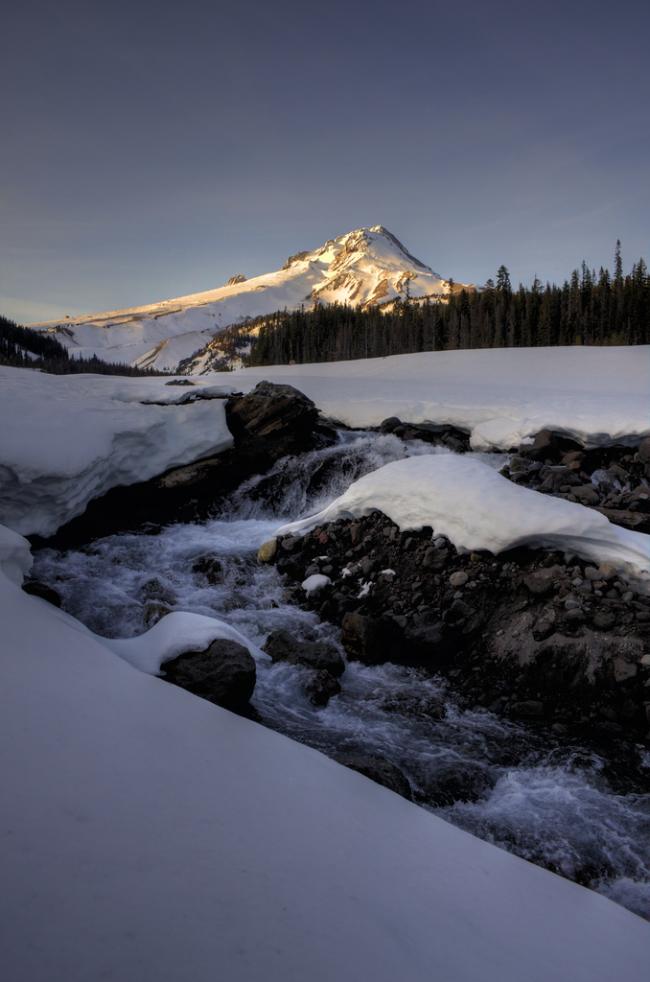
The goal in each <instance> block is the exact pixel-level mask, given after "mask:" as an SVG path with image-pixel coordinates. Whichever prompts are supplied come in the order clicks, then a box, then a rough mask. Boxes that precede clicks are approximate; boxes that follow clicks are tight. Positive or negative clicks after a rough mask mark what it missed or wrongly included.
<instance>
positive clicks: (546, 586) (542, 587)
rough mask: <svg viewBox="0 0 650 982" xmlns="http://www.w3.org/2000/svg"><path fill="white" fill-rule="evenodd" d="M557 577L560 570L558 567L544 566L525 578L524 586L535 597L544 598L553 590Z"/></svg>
mask: <svg viewBox="0 0 650 982" xmlns="http://www.w3.org/2000/svg"><path fill="white" fill-rule="evenodd" d="M557 576H558V568H557V567H556V566H544V567H542V568H541V569H536V570H533V572H532V573H529V574H528V576H525V577H524V585H525V586H526V588H527V589H528V590H530V592H531V593H533V594H535V596H539V597H543V596H545V595H546V594H547V593H550V592H551V590H553V587H554V584H555V580H556V579H557Z"/></svg>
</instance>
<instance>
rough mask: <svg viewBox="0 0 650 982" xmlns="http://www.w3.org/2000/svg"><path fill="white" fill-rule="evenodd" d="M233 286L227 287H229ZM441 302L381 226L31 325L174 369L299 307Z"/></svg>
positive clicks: (432, 283)
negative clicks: (144, 301) (188, 289)
mask: <svg viewBox="0 0 650 982" xmlns="http://www.w3.org/2000/svg"><path fill="white" fill-rule="evenodd" d="M233 281H234V282H233ZM407 288H408V292H409V294H410V296H411V297H413V298H422V297H432V298H434V299H441V298H443V297H445V296H446V295H447V294H448V293H449V290H450V283H449V281H447V280H444V279H442V278H441V277H440V276H438V274H437V273H434V272H433V270H431V269H430V268H429V267H428V266H425V265H424V264H423V263H421V262H420V261H419V260H418V259H415V258H414V256H412V255H411V254H410V253H409V252H408V251H407V250H406V249H405V248H404V246H403V245H402V243H401V242H400V241H399V240H398V239H396V238H395V236H394V235H392V234H391V233H390V232H389V231H388V230H387V229H385V228H384V227H383V226H382V225H373V226H372V228H361V229H356V230H355V231H353V232H348V233H347V234H346V235H341V236H339V238H337V239H330V240H329V241H328V242H326V243H325V245H323V246H321V247H320V248H319V249H314V250H313V252H299V253H297V254H296V255H294V256H291V257H290V258H289V259H288V260H287V262H286V263H285V264H284V266H283V267H282V269H279V270H277V271H276V272H274V273H265V274H263V275H262V276H255V277H253V278H252V279H250V280H246V279H244V278H243V277H240V276H234V277H232V280H229V282H228V285H226V286H222V287H218V288H217V289H216V290H208V291H207V292H205V293H193V294H190V295H189V296H186V297H176V298H175V299H172V300H163V301H161V302H159V303H153V304H148V305H146V306H143V307H130V308H127V309H125V310H111V311H105V312H104V313H99V314H93V315H90V316H83V317H76V318H70V319H66V320H65V321H52V322H50V323H44V324H35V325H33V326H34V327H35V328H36V329H38V330H47V331H50V332H52V333H54V334H55V335H56V337H57V339H58V340H59V341H60V342H61V343H63V344H64V345H65V346H66V347H67V348H68V349H69V350H70V351H71V352H72V353H73V354H77V355H79V356H84V357H90V356H91V355H93V354H95V355H98V356H99V357H100V358H103V359H105V360H107V361H120V362H127V363H129V364H139V365H143V366H154V367H156V368H164V369H174V368H176V366H177V365H178V364H179V362H181V361H182V360H183V359H185V358H189V357H190V356H191V355H193V354H195V353H196V352H198V351H200V350H201V349H202V348H204V347H205V346H206V345H207V344H208V343H209V342H210V340H211V339H212V338H213V337H214V335H215V334H217V333H218V332H219V331H221V330H223V328H225V327H228V326H229V325H231V324H239V323H242V322H243V321H245V320H247V319H248V318H251V317H258V316H260V315H263V314H270V313H273V312H274V311H276V310H284V309H285V308H286V309H296V308H298V307H300V306H301V305H302V304H305V305H307V306H308V305H311V304H312V303H314V302H315V301H320V302H321V303H334V302H339V303H350V304H354V305H355V306H365V305H369V304H387V303H390V302H391V301H392V300H395V299H396V298H397V297H398V296H404V295H405V294H406V292H407Z"/></svg>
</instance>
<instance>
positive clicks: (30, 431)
mask: <svg viewBox="0 0 650 982" xmlns="http://www.w3.org/2000/svg"><path fill="white" fill-rule="evenodd" d="M168 381H169V380H168V379H165V378H120V377H115V376H108V375H46V374H45V373H43V372H36V371H33V370H32V369H28V368H6V367H0V418H1V419H2V421H3V422H2V427H0V522H3V523H4V524H6V525H8V526H10V527H11V528H13V529H16V531H18V532H22V533H24V534H26V535H27V534H32V533H37V534H39V535H51V534H52V533H53V532H55V531H56V530H57V529H58V528H59V527H60V526H61V525H63V524H65V522H68V521H69V520H70V519H71V518H74V517H75V515H79V514H81V512H83V510H84V509H85V507H86V505H87V504H88V502H89V501H90V500H91V499H92V498H97V497H99V496H100V495H102V494H104V493H105V492H106V491H108V490H109V488H111V487H114V486H116V485H118V484H133V483H134V482H137V481H146V480H148V479H149V478H151V477H155V476H157V475H158V474H161V473H162V472H163V471H165V470H167V469H168V468H170V467H173V466H175V465H178V464H187V463H190V462H191V461H194V460H196V459H197V458H199V457H204V456H206V455H207V454H211V453H218V452H219V451H220V450H225V449H226V448H227V447H229V446H230V445H231V443H232V437H231V435H230V431H229V430H228V427H227V425H226V415H225V409H224V401H223V399H221V398H218V396H220V395H227V394H228V393H229V392H231V391H232V387H231V386H228V385H223V384H221V385H216V384H212V385H209V386H206V387H203V388H202V389H201V390H200V391H201V394H202V398H201V399H199V400H198V401H194V402H188V401H186V400H188V399H189V398H190V394H191V396H192V397H193V396H194V394H195V392H197V391H198V390H195V389H192V388H190V387H184V386H168V385H166V382H168ZM220 381H221V382H223V379H221V380H220ZM215 382H216V380H215ZM151 402H164V403H166V405H150V404H149V403H151Z"/></svg>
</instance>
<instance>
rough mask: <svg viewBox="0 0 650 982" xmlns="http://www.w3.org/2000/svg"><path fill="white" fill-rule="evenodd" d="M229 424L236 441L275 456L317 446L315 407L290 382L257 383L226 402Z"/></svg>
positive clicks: (317, 419) (317, 414) (316, 410)
mask: <svg viewBox="0 0 650 982" xmlns="http://www.w3.org/2000/svg"><path fill="white" fill-rule="evenodd" d="M226 416H227V420H228V426H229V428H230V432H231V433H232V435H233V437H234V439H235V444H236V445H239V446H242V445H251V444H253V445H255V444H261V445H262V447H263V449H264V450H266V451H267V452H268V451H269V449H270V448H272V454H273V457H274V459H276V460H277V459H278V458H279V457H282V456H285V455H286V454H289V453H300V452H302V451H304V450H312V449H313V448H314V447H315V446H317V445H318V442H319V441H318V439H317V427H318V424H319V413H318V409H317V408H316V406H315V405H314V403H313V402H312V400H311V399H309V398H308V397H307V396H306V395H304V394H303V393H302V392H299V391H298V389H295V388H294V387H293V386H292V385H277V384H276V383H274V382H259V383H258V384H257V385H256V386H255V388H254V389H253V390H252V392H249V393H247V394H246V395H242V396H234V397H233V398H231V399H229V400H228V403H227V404H226Z"/></svg>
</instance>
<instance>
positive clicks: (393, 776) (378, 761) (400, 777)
mask: <svg viewBox="0 0 650 982" xmlns="http://www.w3.org/2000/svg"><path fill="white" fill-rule="evenodd" d="M334 759H335V760H337V761H338V763H339V764H343V765H344V766H345V767H349V768H350V769H351V770H353V771H358V773H359V774H363V775H365V777H368V778H370V780H371V781H375V783H376V784H382V785H383V786H384V787H385V788H388V790H389V791H394V792H395V794H399V795H401V796H402V798H406V799H407V800H408V801H411V800H412V797H413V795H412V791H411V785H410V782H409V780H408V778H407V777H406V776H405V774H404V773H403V772H402V771H401V770H400V769H399V767H398V766H397V765H396V764H393V763H392V762H391V761H389V760H386V759H385V758H384V757H375V756H373V755H371V754H364V753H356V752H352V751H350V752H344V753H340V754H337V755H336V757H335V758H334Z"/></svg>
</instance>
